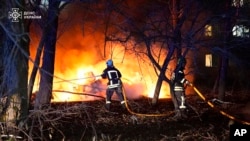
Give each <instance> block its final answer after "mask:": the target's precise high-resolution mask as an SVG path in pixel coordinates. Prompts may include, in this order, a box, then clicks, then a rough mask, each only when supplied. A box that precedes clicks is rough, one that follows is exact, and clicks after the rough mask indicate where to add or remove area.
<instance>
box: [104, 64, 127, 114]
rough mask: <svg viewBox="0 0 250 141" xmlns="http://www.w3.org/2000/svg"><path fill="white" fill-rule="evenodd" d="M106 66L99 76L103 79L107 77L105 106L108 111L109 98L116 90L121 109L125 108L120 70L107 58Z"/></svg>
mask: <svg viewBox="0 0 250 141" xmlns="http://www.w3.org/2000/svg"><path fill="white" fill-rule="evenodd" d="M106 64H107V68H106V69H104V71H103V73H102V75H101V77H102V78H103V79H106V78H108V86H107V90H106V105H105V108H106V109H107V110H108V111H110V105H111V98H112V95H113V93H114V92H116V94H117V96H118V98H119V100H120V102H121V105H122V107H123V109H125V108H126V106H125V101H124V97H123V93H122V82H121V79H120V78H121V77H122V75H121V72H120V71H119V70H118V69H117V68H115V67H114V65H113V61H112V60H108V61H107V62H106Z"/></svg>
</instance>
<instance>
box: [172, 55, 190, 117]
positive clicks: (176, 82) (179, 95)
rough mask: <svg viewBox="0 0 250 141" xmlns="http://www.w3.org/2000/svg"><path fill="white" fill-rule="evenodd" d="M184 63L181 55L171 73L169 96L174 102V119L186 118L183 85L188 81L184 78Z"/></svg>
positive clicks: (184, 60)
mask: <svg viewBox="0 0 250 141" xmlns="http://www.w3.org/2000/svg"><path fill="white" fill-rule="evenodd" d="M185 65H186V59H185V58H184V57H183V56H181V57H180V58H179V59H178V62H177V66H176V68H175V70H174V72H173V73H172V76H171V81H172V84H171V85H172V90H171V97H172V101H173V103H174V108H175V109H174V110H175V116H174V117H173V118H174V119H183V118H187V115H186V102H185V85H189V84H190V82H189V81H188V80H187V79H185V74H184V69H185Z"/></svg>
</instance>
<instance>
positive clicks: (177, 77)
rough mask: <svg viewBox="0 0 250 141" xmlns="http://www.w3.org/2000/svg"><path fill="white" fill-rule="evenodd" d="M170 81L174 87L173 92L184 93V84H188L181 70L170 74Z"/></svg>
mask: <svg viewBox="0 0 250 141" xmlns="http://www.w3.org/2000/svg"><path fill="white" fill-rule="evenodd" d="M172 81H173V85H174V91H184V84H185V83H188V81H187V79H185V74H184V72H183V69H180V70H176V71H174V73H173V74H172Z"/></svg>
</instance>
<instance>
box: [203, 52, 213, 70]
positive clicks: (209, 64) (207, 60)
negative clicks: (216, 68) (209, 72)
mask: <svg viewBox="0 0 250 141" xmlns="http://www.w3.org/2000/svg"><path fill="white" fill-rule="evenodd" d="M205 66H206V67H212V66H213V57H212V54H206V55H205Z"/></svg>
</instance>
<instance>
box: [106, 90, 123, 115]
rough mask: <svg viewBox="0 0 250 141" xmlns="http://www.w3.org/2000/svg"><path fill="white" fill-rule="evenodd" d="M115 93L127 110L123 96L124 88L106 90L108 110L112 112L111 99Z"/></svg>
mask: <svg viewBox="0 0 250 141" xmlns="http://www.w3.org/2000/svg"><path fill="white" fill-rule="evenodd" d="M114 92H115V93H116V95H117V96H118V98H119V100H120V102H121V105H122V107H123V108H124V109H125V108H126V107H125V101H124V96H123V93H122V87H116V88H108V89H107V90H106V109H107V110H110V104H111V98H112V96H113V94H114Z"/></svg>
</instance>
